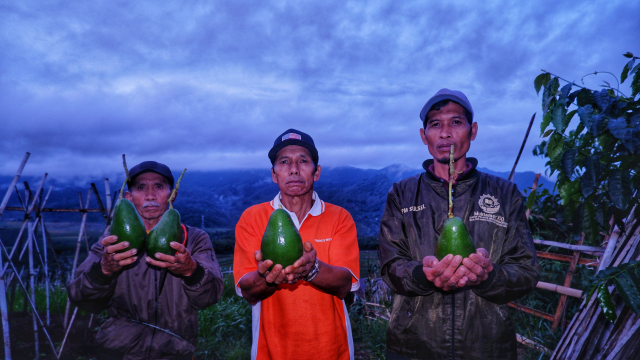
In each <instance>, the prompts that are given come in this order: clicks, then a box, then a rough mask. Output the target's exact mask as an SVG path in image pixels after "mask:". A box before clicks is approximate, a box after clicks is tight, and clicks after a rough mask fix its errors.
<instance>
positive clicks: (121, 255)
mask: <svg viewBox="0 0 640 360" xmlns="http://www.w3.org/2000/svg"><path fill="white" fill-rule="evenodd" d="M137 252H138V250H136V249H131V250H129V251H125V252H121V253H117V254H113V255H112V256H113V260H115V261H120V260H124V259H127V258H130V257H132V256H134V255H135V254H136V253H137Z"/></svg>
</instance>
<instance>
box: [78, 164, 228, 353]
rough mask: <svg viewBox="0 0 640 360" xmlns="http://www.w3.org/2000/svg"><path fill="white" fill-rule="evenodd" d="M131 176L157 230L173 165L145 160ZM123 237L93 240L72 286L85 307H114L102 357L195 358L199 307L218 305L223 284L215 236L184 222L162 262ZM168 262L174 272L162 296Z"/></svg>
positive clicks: (101, 337) (131, 195) (138, 201)
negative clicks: (121, 239) (171, 251)
mask: <svg viewBox="0 0 640 360" xmlns="http://www.w3.org/2000/svg"><path fill="white" fill-rule="evenodd" d="M130 176H131V180H130V181H129V183H128V185H129V191H127V192H126V194H125V197H126V198H127V199H128V200H130V201H131V202H132V203H133V205H134V206H135V207H136V210H137V211H138V213H139V214H140V216H141V217H142V220H143V222H144V225H145V228H146V230H147V232H149V231H150V230H151V229H153V227H154V226H155V225H156V224H158V222H159V221H160V219H161V218H162V215H163V214H164V213H165V211H167V209H168V207H169V204H168V200H169V196H170V194H171V190H172V189H173V186H174V179H173V175H172V174H171V171H170V170H169V168H168V167H167V166H166V165H164V164H160V163H157V162H155V161H145V162H143V163H141V164H138V165H136V166H134V167H133V168H132V169H131V171H130ZM176 194H177V193H176ZM174 199H175V198H174ZM185 239H186V241H185ZM116 241H117V237H116V236H104V237H102V238H101V239H100V240H99V241H98V242H97V243H96V244H95V245H93V247H92V248H91V252H90V253H89V256H88V257H87V259H86V260H85V261H84V262H83V263H82V264H81V265H80V267H78V270H77V272H76V278H75V279H74V280H73V281H72V282H71V283H70V284H69V285H68V286H67V291H68V293H69V299H70V300H71V301H72V302H73V303H74V304H75V305H77V306H78V307H79V308H81V309H85V310H88V311H91V312H100V311H101V310H103V309H107V312H108V313H109V320H107V322H106V323H104V324H103V325H102V327H100V330H99V331H98V334H97V336H96V341H97V343H98V345H99V348H98V349H96V355H97V357H98V359H191V358H192V357H193V352H194V350H195V348H196V345H197V343H198V310H201V309H204V308H206V307H208V306H210V305H212V304H214V303H216V302H217V301H218V300H219V299H220V295H221V294H222V290H223V283H222V275H221V273H220V266H219V265H218V262H217V260H216V256H215V253H214V251H213V246H212V245H211V240H210V239H209V236H208V235H207V233H205V232H204V231H202V230H200V229H196V228H193V227H190V226H185V225H182V236H181V239H180V243H179V242H172V243H171V244H170V246H171V247H172V248H173V249H175V250H176V254H175V255H164V254H159V253H158V254H155V257H156V258H157V260H153V259H152V258H151V257H149V256H148V255H147V256H145V260H144V261H143V260H142V256H141V255H142V254H138V253H137V251H136V249H129V243H127V242H121V243H119V244H114V243H115V242H116ZM162 268H166V269H167V270H168V273H167V277H166V281H165V283H164V287H163V288H162V291H161V292H160V295H158V291H157V287H158V283H159V281H160V275H161V271H160V270H161V269H162Z"/></svg>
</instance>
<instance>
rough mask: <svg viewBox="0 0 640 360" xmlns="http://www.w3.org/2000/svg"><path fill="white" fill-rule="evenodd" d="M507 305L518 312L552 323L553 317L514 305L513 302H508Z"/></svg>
mask: <svg viewBox="0 0 640 360" xmlns="http://www.w3.org/2000/svg"><path fill="white" fill-rule="evenodd" d="M507 305H509V306H511V307H512V308H514V309H518V310H520V311H523V312H526V313H527V314H531V315H535V316H537V317H540V318H543V319H546V320H549V321H553V315H551V314H547V313H546V312H544V311H540V310H536V309H532V308H530V307H528V306H524V305H520V304H516V303H514V302H510V303H508V304H507Z"/></svg>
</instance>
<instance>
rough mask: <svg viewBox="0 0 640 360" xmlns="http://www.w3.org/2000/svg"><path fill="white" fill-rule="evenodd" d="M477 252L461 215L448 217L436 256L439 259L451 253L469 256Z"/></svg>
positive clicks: (437, 246)
mask: <svg viewBox="0 0 640 360" xmlns="http://www.w3.org/2000/svg"><path fill="white" fill-rule="evenodd" d="M475 252H476V247H475V245H474V244H473V239H472V238H471V235H469V231H467V227H466V226H465V225H464V222H462V219H460V218H459V217H457V216H456V217H453V218H451V219H447V221H445V223H444V228H443V229H442V234H440V239H438V243H437V244H436V257H437V258H438V260H442V258H444V257H445V256H447V255H449V254H453V255H460V256H462V258H467V257H469V255H471V254H474V253H475Z"/></svg>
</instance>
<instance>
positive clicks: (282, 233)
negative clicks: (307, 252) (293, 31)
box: [260, 209, 302, 270]
mask: <svg viewBox="0 0 640 360" xmlns="http://www.w3.org/2000/svg"><path fill="white" fill-rule="evenodd" d="M260 251H262V259H263V260H271V261H273V265H271V268H269V270H271V269H272V268H273V266H275V265H276V264H280V265H282V268H286V267H287V266H289V265H293V263H294V262H296V260H298V259H300V257H301V256H302V238H301V237H300V233H299V232H298V229H296V226H295V225H294V224H293V221H292V220H291V217H290V216H289V213H287V211H286V210H284V209H276V210H275V211H274V212H273V213H271V216H270V217H269V222H268V223H267V229H266V230H265V231H264V235H263V236H262V243H261V245H260Z"/></svg>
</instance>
